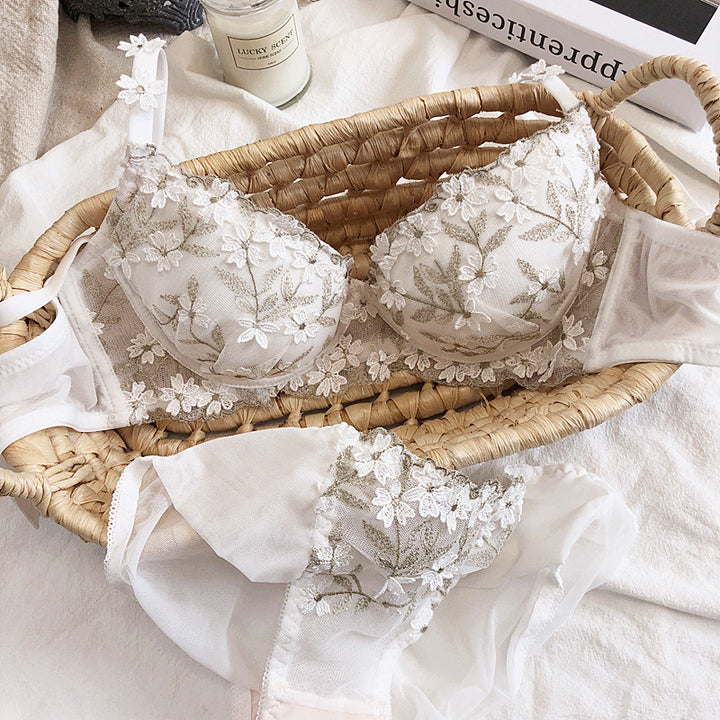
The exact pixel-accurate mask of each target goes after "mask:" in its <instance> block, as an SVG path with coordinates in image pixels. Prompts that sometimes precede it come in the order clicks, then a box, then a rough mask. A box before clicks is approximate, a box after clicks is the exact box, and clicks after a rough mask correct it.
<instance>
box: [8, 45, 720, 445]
mask: <svg viewBox="0 0 720 720" xmlns="http://www.w3.org/2000/svg"><path fill="white" fill-rule="evenodd" d="M130 52H131V53H132V54H134V55H135V61H134V69H133V76H132V77H128V76H123V78H122V80H121V81H120V84H121V86H122V87H123V91H122V92H121V93H120V97H121V98H123V99H124V100H126V101H127V102H128V103H129V104H131V112H130V132H129V139H130V145H129V150H128V160H127V163H126V169H125V172H124V174H123V176H122V178H121V181H120V183H119V186H118V189H117V192H116V194H115V197H114V200H113V202H112V204H111V207H110V209H109V210H108V213H107V215H106V217H105V219H104V221H103V223H102V225H101V226H100V228H99V229H98V230H97V232H96V233H95V234H94V235H92V236H91V237H89V238H88V237H84V238H81V239H79V240H77V241H76V243H75V244H74V246H73V247H72V248H71V249H70V251H69V252H68V253H67V255H66V257H65V258H64V259H63V261H62V262H61V263H60V266H59V268H58V270H57V272H56V274H55V276H53V277H52V278H51V279H50V280H48V281H47V282H46V285H45V287H44V288H43V289H42V290H39V291H35V292H31V293H24V294H22V295H18V296H16V297H13V298H10V299H8V300H5V301H3V302H2V303H0V325H5V324H8V323H10V322H13V321H14V320H16V319H18V318H20V317H23V316H24V315H26V314H28V313H29V312H32V311H33V310H35V309H37V308H38V307H41V306H42V305H44V304H46V303H48V302H51V301H52V302H55V306H56V312H57V315H58V317H57V321H56V323H55V324H54V327H51V328H50V329H49V330H48V331H46V332H45V333H43V335H41V336H39V337H37V338H34V339H33V340H31V341H30V342H28V343H26V345H25V346H23V348H17V349H16V351H11V352H10V353H5V354H4V355H3V356H1V357H0V377H5V378H8V380H6V382H12V384H13V385H15V386H16V387H15V388H14V389H13V390H12V392H11V393H10V394H7V393H6V394H5V396H4V398H3V402H4V406H3V405H0V445H2V444H7V442H10V441H11V438H17V437H20V436H21V434H20V433H25V434H26V433H27V432H29V431H32V430H34V429H38V428H39V427H47V423H51V424H68V425H71V426H73V427H78V428H81V429H91V428H92V429H97V428H106V427H119V426H122V425H126V424H134V423H138V422H143V421H146V420H148V419H154V420H160V419H163V418H168V417H170V418H176V419H181V420H187V421H196V420H204V419H211V418H214V417H218V416H220V415H223V414H227V413H230V412H233V411H234V410H236V409H238V408H239V407H241V406H243V405H258V404H264V403H267V402H269V401H270V399H271V398H272V397H273V396H274V395H276V394H277V393H278V392H279V391H280V390H285V391H289V392H292V393H296V394H304V395H324V396H331V395H335V394H338V393H340V392H342V391H343V390H344V389H346V388H347V387H349V386H350V385H351V384H363V385H366V384H368V383H377V382H381V381H384V380H387V379H389V378H390V376H391V372H392V371H394V370H400V369H405V370H409V371H411V372H412V373H413V374H415V375H416V376H419V377H421V378H423V379H427V380H438V381H442V382H446V383H463V384H471V385H476V386H484V385H498V384H499V383H501V382H504V381H506V380H512V381H515V382H519V383H521V384H523V385H525V386H528V387H537V386H538V385H540V384H543V383H549V384H557V383H559V382H561V381H562V380H564V379H565V378H566V377H567V376H568V375H571V374H577V373H580V372H583V371H585V372H588V371H595V370H597V369H600V368H602V367H605V366H607V365H611V364H617V363H618V362H627V361H634V360H649V359H663V360H674V361H683V360H686V359H687V360H691V361H694V362H715V361H716V358H717V353H716V351H715V350H714V348H712V347H709V346H712V345H713V344H714V342H713V339H712V338H714V337H715V335H713V334H712V332H711V334H710V335H709V334H708V332H709V330H710V331H714V330H716V328H715V326H714V325H713V327H712V328H710V329H709V330H708V323H709V321H708V318H716V317H717V318H718V327H720V308H718V307H716V305H717V300H716V299H715V294H714V290H713V288H714V284H713V282H714V281H713V280H712V278H713V277H715V275H714V270H708V272H709V273H710V275H709V276H708V278H706V277H705V275H703V276H702V278H700V277H698V278H696V279H697V280H698V281H702V282H700V283H699V284H698V282H695V281H694V280H693V276H694V275H698V273H700V272H701V270H702V269H703V268H712V267H715V265H713V263H715V264H717V261H716V259H715V258H716V256H717V251H716V249H715V241H714V239H713V238H711V237H709V236H708V235H707V234H704V233H699V232H697V231H692V230H688V229H685V228H677V227H675V226H671V225H668V224H667V223H663V222H661V221H659V220H655V219H654V218H652V217H650V216H648V215H645V214H643V213H638V212H637V211H633V210H629V209H627V208H625V207H624V206H623V205H622V204H621V203H620V202H618V201H616V200H614V198H612V193H611V191H610V189H609V187H608V185H607V183H606V182H605V181H604V180H603V178H602V177H601V175H600V170H599V153H598V141H597V138H596V136H595V133H594V131H593V129H592V126H591V124H590V118H589V116H588V114H587V111H586V110H585V108H584V106H583V104H582V103H581V102H580V101H579V100H578V99H577V98H576V97H575V96H574V95H573V94H572V93H571V92H570V90H569V89H568V88H567V87H566V86H565V85H564V84H563V83H562V82H561V81H560V79H559V78H558V77H557V76H556V74H557V71H556V69H554V68H548V67H546V66H545V65H544V63H542V62H540V63H537V64H536V65H535V66H533V68H531V71H530V72H528V73H522V74H521V75H520V76H519V77H518V78H514V79H515V80H521V81H526V80H535V81H538V82H540V83H542V84H543V85H544V86H545V87H546V88H547V89H548V90H549V91H550V92H551V93H552V94H553V95H554V96H555V98H556V99H557V101H558V103H559V105H560V107H561V109H562V111H563V113H564V117H563V118H561V119H560V120H559V121H558V122H556V123H553V124H551V125H550V126H548V127H547V128H546V129H543V130H540V131H538V132H536V133H534V134H532V135H530V136H529V137H527V138H523V139H520V140H518V141H516V142H515V143H513V144H512V145H510V146H509V147H507V148H506V149H504V150H503V151H502V152H501V153H500V154H499V156H498V159H497V161H496V162H494V163H492V164H490V165H488V166H486V167H482V168H479V169H466V170H463V171H462V172H460V173H457V174H454V175H450V176H448V177H447V178H445V179H443V180H442V181H440V182H439V183H438V184H437V186H436V188H435V190H434V192H433V194H432V196H431V197H430V199H429V200H428V201H427V202H425V203H424V204H423V205H422V206H420V207H419V208H417V209H416V210H413V211H412V212H410V213H408V214H407V215H406V216H405V217H403V218H401V219H400V220H398V221H397V222H396V223H394V224H393V225H392V226H391V227H389V228H388V229H387V230H385V232H382V233H380V234H379V235H378V236H377V237H376V238H375V243H374V245H373V246H372V248H371V255H372V263H371V267H370V272H369V280H368V282H361V281H359V280H355V279H351V278H350V270H351V266H352V260H351V258H350V257H343V256H341V255H340V254H339V253H338V252H336V251H335V250H334V249H333V248H332V247H330V246H329V245H327V244H326V243H324V242H323V241H322V240H321V239H320V238H318V237H317V236H316V235H315V234H314V233H313V232H311V231H310V230H309V229H308V228H307V227H306V226H305V225H303V224H302V223H301V222H299V221H297V220H296V219H295V218H293V217H291V216H289V215H286V214H283V213H282V212H280V211H278V210H275V209H266V208H260V207H258V206H257V205H256V204H255V203H254V202H252V200H251V199H249V198H248V197H245V196H243V195H242V194H241V193H239V192H238V191H237V190H236V189H234V188H233V187H232V186H231V184H230V183H229V182H228V181H227V180H223V179H221V178H218V177H214V176H208V177H199V176H193V175H189V174H187V173H186V172H184V171H183V170H182V169H181V168H180V167H179V166H176V165H173V164H172V163H171V162H170V161H169V160H168V159H167V158H165V157H164V156H163V155H162V154H160V153H159V152H158V149H157V148H158V147H159V145H160V141H161V139H162V130H163V121H164V99H165V91H166V75H167V66H166V60H165V56H164V52H163V51H162V50H161V49H160V47H159V44H158V43H155V42H154V41H149V42H146V43H144V44H142V43H141V44H138V45H134V46H133V47H132V48H131V49H130ZM603 215H604V217H603ZM626 218H628V219H629V218H632V219H633V220H632V222H626ZM623 227H624V232H625V235H624V236H623V239H622V244H623V247H622V248H620V252H619V255H618V256H620V255H622V256H623V257H625V261H624V262H623V263H622V266H621V267H619V268H618V267H616V266H613V278H612V280H611V283H610V286H611V287H613V288H614V290H613V293H612V294H609V293H606V292H605V288H606V285H607V281H608V279H609V278H610V269H611V265H612V262H613V260H614V258H615V255H616V253H618V248H619V247H620V243H621V237H620V236H621V233H622V232H623ZM85 243H87V247H85V249H84V250H83V252H82V254H80V255H79V256H78V257H77V259H75V256H76V254H77V253H78V251H79V249H80V248H81V247H82V246H83V245H84V244H85ZM653 243H655V244H656V246H657V248H658V250H657V251H648V250H647V248H648V247H650V245H652V244H653ZM623 248H624V249H623ZM638 253H639V254H638ZM660 253H661V255H660ZM655 258H657V260H654V259H655ZM660 260H661V261H660ZM708 263H710V264H708ZM631 268H632V271H631ZM628 273H631V275H628ZM705 274H707V273H705ZM655 275H657V277H654V276H655ZM638 278H640V280H638ZM681 288H682V291H681ZM58 292H59V293H60V300H61V302H60V303H57V302H56V301H54V300H53V298H54V297H55V295H57V294H58ZM678 297H680V298H684V297H686V298H687V307H683V305H682V303H680V304H678V302H677V298H678ZM629 300H632V302H629ZM658 309H659V310H658ZM66 313H67V315H66ZM596 319H597V325H598V326H599V328H600V329H594V328H595V325H596ZM668 333H669V334H668ZM678 333H679V334H680V335H681V336H682V337H681V338H680V341H678ZM716 334H720V333H716ZM62 337H64V338H65V340H64V341H63V342H62V347H63V355H62V357H63V363H61V364H58V363H57V362H55V365H54V366H53V368H52V369H50V368H48V367H47V364H48V363H49V362H50V361H51V359H52V360H54V361H56V360H57V359H58V358H59V357H60V356H59V355H58V354H57V347H59V345H58V343H59V342H60V340H61V338H62ZM668 337H670V338H673V339H674V340H673V342H672V343H669V342H667V341H665V340H663V338H668ZM658 338H659V340H658ZM53 343H54V345H53ZM51 346H52V347H51ZM56 346H57V347H56ZM87 377H92V378H93V382H92V386H93V391H92V392H90V390H89V388H88V383H87V382H86V381H85V382H82V383H81V380H80V378H87ZM81 385H82V387H80V386H81ZM69 386H72V390H71V391H68V389H67V388H68V387H69ZM33 388H39V389H38V390H37V393H35V391H34V390H33ZM30 390H32V392H30ZM28 393H29V394H28ZM35 395H37V397H35ZM68 397H70V398H71V400H72V402H70V401H68ZM47 398H53V403H48V401H47ZM49 406H52V407H56V408H57V412H56V413H55V414H54V415H53V413H50V412H48V407H49ZM80 406H81V407H80ZM51 415H52V418H51V417H50V416H51ZM21 419H22V421H21ZM3 426H5V429H6V432H5V433H3V432H1V431H2V430H3ZM11 426H12V427H11Z"/></svg>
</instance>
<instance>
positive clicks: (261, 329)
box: [237, 319, 278, 350]
mask: <svg viewBox="0 0 720 720" xmlns="http://www.w3.org/2000/svg"><path fill="white" fill-rule="evenodd" d="M237 324H238V325H239V326H240V327H241V328H242V330H243V332H241V333H240V335H238V338H237V341H238V342H239V343H245V342H251V341H252V340H255V342H257V344H258V345H259V346H260V347H261V348H262V349H263V350H267V346H268V334H270V335H272V334H273V333H274V332H275V331H276V330H277V329H278V328H277V326H276V325H275V324H274V323H270V322H262V321H260V320H245V319H243V320H238V321H237Z"/></svg>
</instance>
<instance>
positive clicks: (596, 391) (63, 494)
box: [0, 56, 720, 544]
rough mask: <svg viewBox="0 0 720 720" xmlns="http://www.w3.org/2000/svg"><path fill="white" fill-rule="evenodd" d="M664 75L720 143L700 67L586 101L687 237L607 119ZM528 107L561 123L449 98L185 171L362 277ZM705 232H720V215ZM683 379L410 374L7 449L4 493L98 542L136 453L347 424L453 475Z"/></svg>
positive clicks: (615, 121) (671, 185) (485, 101)
mask: <svg viewBox="0 0 720 720" xmlns="http://www.w3.org/2000/svg"><path fill="white" fill-rule="evenodd" d="M662 78H680V79H683V80H685V81H686V82H688V83H689V84H690V85H691V86H692V88H693V89H694V91H695V93H696V95H697V96H698V98H699V99H700V101H701V102H702V104H703V106H704V108H705V110H706V113H707V117H708V121H709V122H710V124H711V125H712V128H713V131H714V138H715V142H716V144H719V145H720V82H719V81H718V79H717V78H716V77H715V76H714V75H713V74H712V72H711V71H710V69H709V68H708V67H707V66H705V65H703V64H701V63H699V62H697V61H694V60H690V59H687V58H682V57H678V56H669V57H663V58H658V59H656V60H654V61H651V62H648V63H646V64H644V65H641V66H639V67H638V68H636V69H635V70H633V71H631V72H630V73H628V74H627V75H625V76H624V77H622V78H621V79H620V80H618V81H617V82H615V83H614V84H613V85H612V86H610V87H609V88H607V89H606V90H604V91H602V92H601V93H599V94H598V95H593V94H590V93H586V94H584V95H583V99H584V101H585V102H586V104H587V107H588V110H589V112H590V115H591V117H592V121H593V127H594V128H595V130H596V132H597V134H598V137H599V138H600V142H601V165H602V170H603V173H604V174H605V177H606V178H607V180H608V181H609V182H610V184H611V185H612V186H613V187H614V188H615V189H616V190H617V191H618V192H619V193H620V194H621V197H623V198H624V199H625V201H626V202H627V203H628V204H629V205H632V206H634V207H637V208H640V209H641V210H644V211H646V212H648V213H651V214H653V215H655V216H656V217H660V218H663V219H665V220H667V221H668V222H673V223H677V224H679V225H690V224H691V223H690V219H689V218H688V215H687V212H686V205H685V199H684V195H683V192H682V189H681V187H680V185H679V184H678V182H677V181H676V180H675V179H674V178H673V177H672V175H671V174H670V172H669V170H668V169H667V167H666V166H665V165H664V164H663V163H662V162H661V161H660V159H659V158H658V157H657V155H656V154H655V153H654V152H653V150H652V149H651V148H650V146H649V145H648V143H647V141H646V140H645V139H644V137H643V136H642V135H640V134H639V133H638V132H636V131H635V130H633V129H632V128H631V127H630V126H628V125H627V124H626V123H625V122H623V121H622V120H620V119H619V118H617V117H615V115H614V114H613V112H612V111H613V110H614V109H615V107H616V106H617V105H618V104H619V103H620V102H622V101H623V100H625V99H627V98H628V97H630V96H631V95H633V94H634V93H635V92H636V91H637V90H638V89H640V88H642V87H644V86H646V85H648V84H650V83H651V82H654V81H656V80H659V79H662ZM531 110H535V111H539V112H540V113H543V114H546V115H550V116H553V115H555V116H556V115H558V114H559V110H558V108H557V106H556V104H555V101H554V100H553V98H552V97H551V96H550V95H549V94H548V93H547V92H546V91H545V90H544V89H543V88H541V87H540V86H536V85H506V86H498V87H481V88H469V89H466V90H456V91H452V92H445V93H438V94H435V95H428V96H425V97H420V98H413V99H410V100H405V101H403V102H401V103H398V104H397V105H392V106H390V107H386V108H380V109H378V110H373V111H371V112H366V113H363V114H360V115H356V116H354V117H351V118H347V119H342V120H335V121H332V122H328V123H324V124H321V125H313V126H309V127H305V128H301V129H300V130H296V131H294V132H290V133H287V134H285V135H281V136H279V137H275V138H271V139H268V140H263V141H261V142H257V143H254V144H252V145H247V146H244V147H240V148H237V149H235V150H228V151H225V152H220V153H217V154H214V155H209V156H207V157H204V158H198V159H196V160H191V161H188V162H186V163H185V167H186V168H187V169H188V170H189V171H190V172H192V173H195V174H207V173H214V174H217V175H219V176H221V177H225V178H229V179H230V180H232V182H233V183H234V184H235V185H236V186H237V187H238V188H239V189H241V190H243V191H245V192H247V193H249V194H250V195H252V196H253V197H254V199H255V200H256V202H257V203H258V204H260V205H274V206H276V207H278V208H280V209H281V210H283V211H285V212H289V213H292V214H293V215H295V216H296V217H297V218H299V219H300V220H302V221H303V222H305V223H306V224H307V225H308V226H309V227H310V228H311V229H312V230H314V231H315V232H316V233H317V234H318V235H319V236H320V237H321V238H323V239H324V240H326V241H327V242H329V243H331V244H332V245H333V246H335V247H336V248H338V249H339V250H340V251H341V252H344V253H345V252H352V254H353V255H354V256H355V261H356V262H355V273H356V275H357V276H358V277H364V276H365V273H366V272H367V268H368V256H367V250H368V246H369V244H370V242H371V241H372V239H373V238H374V236H375V235H376V233H378V232H379V231H381V230H383V229H384V228H386V227H387V226H388V225H390V224H391V223H392V222H394V221H395V220H396V219H397V218H399V217H400V216H402V215H403V214H405V213H407V212H408V211H409V210H410V209H412V208H414V207H417V206H418V205H419V204H420V203H421V202H422V201H423V200H424V199H425V198H427V197H428V195H429V193H430V192H431V190H432V186H433V184H434V183H435V181H436V180H437V179H438V177H440V176H441V175H442V174H443V173H450V172H457V171H460V170H462V169H463V168H464V167H467V166H472V167H478V166H480V165H484V164H487V163H488V162H491V161H492V160H494V159H495V158H496V157H497V155H498V153H499V152H500V151H501V150H502V148H503V147H504V146H506V145H507V144H509V143H512V142H514V141H515V140H517V139H518V138H521V137H524V136H527V135H529V134H530V133H532V132H534V131H535V130H537V129H539V128H540V127H543V126H544V125H546V124H547V122H546V121H544V120H540V119H528V118H526V117H521V116H522V115H523V114H524V113H527V112H528V111H531ZM111 199H112V192H111V191H109V192H106V193H103V194H101V195H97V196H95V197H92V198H89V199H87V200H84V201H83V202H81V203H79V204H78V205H76V206H75V207H73V208H71V209H70V210H68V211H67V212H66V213H65V215H63V217H62V218H61V219H60V220H58V221H57V222H56V223H55V224H54V225H53V226H52V227H51V228H50V229H49V230H48V231H47V232H45V233H44V234H43V235H42V237H40V238H39V239H38V241H37V242H36V243H35V246H34V247H33V248H32V249H31V250H30V251H29V252H28V253H27V254H26V255H25V257H24V258H23V259H22V260H21V262H20V263H19V265H18V267H17V268H16V269H15V270H14V272H13V273H12V275H10V277H9V279H8V280H6V279H5V277H4V275H2V274H0V298H2V297H5V296H9V295H12V294H14V293H18V292H24V291H29V290H33V289H36V288H38V287H40V286H41V285H42V283H43V282H44V280H45V279H46V278H47V277H48V275H49V274H51V273H52V271H53V268H54V266H55V263H56V262H57V260H58V259H59V258H61V257H62V256H63V254H64V253H65V252H66V250H67V248H68V247H69V245H70V243H71V242H72V241H73V240H74V239H75V238H76V237H77V236H78V235H80V234H81V233H83V232H84V231H85V230H87V229H88V228H89V227H97V226H98V225H99V224H100V223H101V221H102V219H103V216H104V214H105V212H106V210H107V208H108V206H109V204H110V201H111ZM707 229H708V230H709V231H710V232H713V233H715V234H720V209H716V210H715V213H714V215H713V216H712V218H711V220H710V221H709V223H708V226H707ZM50 322H52V317H51V315H50V313H49V311H48V310H47V309H44V310H41V311H39V312H37V313H34V314H33V315H32V316H31V317H30V318H28V319H27V320H26V321H19V322H17V323H14V324H13V325H11V326H7V327H4V328H0V352H5V351H7V350H9V349H11V348H13V347H16V346H18V345H20V344H22V343H24V342H26V341H27V340H28V339H30V338H32V337H34V336H35V335H36V334H38V333H40V332H42V330H43V329H44V328H45V327H47V326H48V324H49V323H50ZM674 369H675V366H673V365H668V364H661V363H643V364H636V365H631V366H621V367H615V368H610V369H608V370H605V371H603V372H601V373H598V374H596V375H589V376H583V377H578V378H573V379H570V380H569V381H567V382H566V383H564V384H563V385H562V386H560V387H556V388H549V389H543V390H539V391H529V390H524V389H522V388H519V387H517V386H503V387H498V388H495V389H493V390H492V391H487V390H486V391H485V392H482V391H480V390H478V389H476V388H470V387H450V386H443V385H440V384H435V383H427V382H421V381H419V380H417V379H416V378H415V377H413V376H412V375H411V374H409V373H405V372H402V373H396V374H394V375H393V376H392V377H391V379H390V380H388V381H387V382H385V383H383V384H381V385H374V386H366V387H354V388H351V389H349V390H348V391H347V392H345V393H343V394H342V395H339V396H337V397H334V398H331V399H329V400H326V399H316V398H312V399H307V398H306V399H303V398H297V397H292V396H289V395H283V396H280V397H279V398H278V399H277V401H275V402H274V403H273V405H272V406H271V407H267V408H245V409H243V410H241V411H239V412H236V413H234V414H233V415H231V416H228V417H225V418H222V419H220V420H217V421H212V422H209V423H198V424H197V425H189V424H186V423H185V424H183V423H173V422H163V423H158V424H156V425H155V424H153V425H142V426H137V427H129V428H124V429H121V430H118V431H105V432H91V433H80V432H76V431H74V430H70V429H68V428H62V427H57V428H51V429H49V430H45V431H41V432H37V433H34V434H33V435H30V436H28V437H26V438H23V439H22V440H20V441H18V442H16V443H14V444H13V445H11V446H10V447H9V448H8V449H7V450H6V451H5V453H4V454H5V457H6V459H7V461H8V462H9V463H10V464H11V465H13V466H14V467H15V468H16V469H17V472H13V471H5V470H2V469H1V468H0V494H2V495H11V496H16V497H26V498H29V499H30V500H31V501H32V502H33V503H34V504H35V505H36V506H37V507H38V509H39V510H40V512H41V513H42V514H43V515H47V516H50V517H52V518H53V519H54V520H55V521H56V522H58V523H60V524H61V525H63V526H65V527H66V528H68V529H69V530H71V531H72V532H74V533H75V534H77V535H78V536H80V537H81V538H83V539H84V540H89V541H93V542H96V543H100V544H104V543H105V540H106V525H107V516H108V513H109V508H110V501H111V497H112V492H113V490H114V488H115V486H116V483H117V481H118V478H119V477H120V474H121V473H122V470H123V468H124V467H125V466H126V465H127V464H128V463H129V462H130V461H131V460H132V459H133V458H135V457H137V456H138V455H142V454H161V455H167V454H172V453H176V452H179V451H180V450H182V449H184V448H187V447H190V446H192V445H195V444H196V443H198V442H201V441H202V440H204V439H205V438H206V437H207V436H208V433H211V432H222V433H233V432H249V431H252V430H256V429H261V428H264V427H273V426H279V425H294V426H321V425H330V424H333V423H337V422H340V421H343V420H344V421H346V422H349V423H351V424H352V425H354V426H355V427H357V428H358V429H360V430H367V429H368V428H371V427H376V426H378V425H384V426H386V427H392V428H394V430H395V431H396V432H397V433H398V435H399V436H400V437H401V438H402V439H403V440H404V441H405V442H406V443H407V444H408V445H409V447H410V448H411V449H412V450H413V451H415V452H417V453H419V454H421V455H428V456H431V457H433V458H434V459H435V460H437V461H438V462H439V463H441V464H442V465H445V466H448V467H460V466H463V465H467V464H470V463H474V462H478V461H481V460H485V459H488V458H493V457H499V456H503V455H507V454H509V453H512V452H515V451H517V450H520V449H523V448H528V447H535V446H538V445H542V444H545V443H549V442H552V441H554V440H557V439H559V438H561V437H564V436H566V435H569V434H571V433H575V432H578V431H580V430H584V429H586V428H589V427H592V426H594V425H597V424H598V423H600V422H602V421H604V420H606V419H607V418H609V417H611V416H613V415H615V414H617V413H619V412H621V411H622V410H624V409H626V408H628V407H630V406H631V405H633V404H634V403H637V402H640V401H642V400H644V399H645V398H647V397H648V396H649V395H650V394H652V393H653V392H654V391H655V390H657V389H658V388H659V387H660V385H662V383H663V382H664V381H665V380H666V379H667V378H668V377H670V375H671V374H672V373H673V371H674Z"/></svg>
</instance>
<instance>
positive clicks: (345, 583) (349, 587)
mask: <svg viewBox="0 0 720 720" xmlns="http://www.w3.org/2000/svg"><path fill="white" fill-rule="evenodd" d="M333 580H335V582H336V583H337V584H338V585H339V586H340V587H341V588H342V589H343V590H346V591H347V592H352V591H353V590H354V589H355V588H354V587H353V584H352V581H351V580H350V578H349V577H347V576H346V575H333Z"/></svg>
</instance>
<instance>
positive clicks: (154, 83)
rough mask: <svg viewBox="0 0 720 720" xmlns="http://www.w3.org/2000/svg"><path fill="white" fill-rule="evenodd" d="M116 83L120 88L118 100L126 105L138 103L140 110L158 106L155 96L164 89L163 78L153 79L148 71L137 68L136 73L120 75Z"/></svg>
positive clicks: (160, 93)
mask: <svg viewBox="0 0 720 720" xmlns="http://www.w3.org/2000/svg"><path fill="white" fill-rule="evenodd" d="M117 85H118V86H119V87H121V88H122V90H121V91H120V92H119V93H118V97H119V98H120V100H124V101H125V102H126V103H127V104H128V105H134V104H135V103H138V104H139V105H140V109H141V110H145V111H147V110H150V108H156V107H158V101H157V99H156V96H158V95H162V94H163V93H164V92H165V90H166V86H165V82H164V81H163V80H155V79H153V77H152V76H151V75H150V73H149V72H146V71H143V70H138V71H137V75H133V76H132V77H131V76H129V75H121V76H120V79H119V80H118V81H117Z"/></svg>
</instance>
